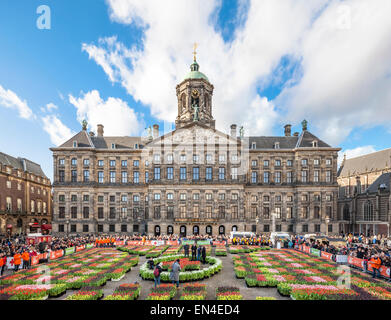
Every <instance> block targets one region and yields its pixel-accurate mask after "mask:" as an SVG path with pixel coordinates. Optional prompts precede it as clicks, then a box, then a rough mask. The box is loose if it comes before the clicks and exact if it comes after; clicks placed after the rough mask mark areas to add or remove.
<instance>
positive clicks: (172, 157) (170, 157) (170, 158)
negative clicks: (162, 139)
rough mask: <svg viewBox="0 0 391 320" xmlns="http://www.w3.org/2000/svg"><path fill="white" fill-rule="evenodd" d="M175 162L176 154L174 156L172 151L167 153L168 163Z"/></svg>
mask: <svg viewBox="0 0 391 320" xmlns="http://www.w3.org/2000/svg"><path fill="white" fill-rule="evenodd" d="M173 162H174V156H173V154H172V153H170V154H168V155H167V163H168V164H171V163H173Z"/></svg>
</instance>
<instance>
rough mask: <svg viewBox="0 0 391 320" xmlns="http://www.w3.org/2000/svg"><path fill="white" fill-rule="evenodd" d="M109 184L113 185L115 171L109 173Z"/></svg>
mask: <svg viewBox="0 0 391 320" xmlns="http://www.w3.org/2000/svg"><path fill="white" fill-rule="evenodd" d="M110 183H115V171H110Z"/></svg>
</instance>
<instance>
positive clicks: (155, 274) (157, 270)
mask: <svg viewBox="0 0 391 320" xmlns="http://www.w3.org/2000/svg"><path fill="white" fill-rule="evenodd" d="M161 273H162V263H161V262H160V263H158V264H157V265H156V267H155V270H154V271H153V277H154V280H155V288H156V287H159V286H160V274H161Z"/></svg>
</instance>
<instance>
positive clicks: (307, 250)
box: [303, 246, 311, 253]
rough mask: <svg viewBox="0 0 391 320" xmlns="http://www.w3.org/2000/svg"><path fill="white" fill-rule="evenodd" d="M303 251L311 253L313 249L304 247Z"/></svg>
mask: <svg viewBox="0 0 391 320" xmlns="http://www.w3.org/2000/svg"><path fill="white" fill-rule="evenodd" d="M303 251H304V252H306V253H311V248H310V247H307V246H303Z"/></svg>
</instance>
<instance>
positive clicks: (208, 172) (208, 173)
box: [59, 167, 332, 184]
mask: <svg viewBox="0 0 391 320" xmlns="http://www.w3.org/2000/svg"><path fill="white" fill-rule="evenodd" d="M161 171H162V170H161V168H160V167H155V168H154V180H155V181H159V180H161ZM325 173H326V175H325V182H327V183H331V182H332V172H331V170H327V171H326V172H325ZM192 178H193V181H199V180H200V178H201V177H200V168H199V167H193V171H192ZM225 178H226V170H225V168H224V167H221V168H218V179H219V180H225ZM166 179H167V180H174V168H173V167H168V168H166ZM179 179H180V180H182V181H185V180H187V168H186V167H181V168H180V169H179ZM231 179H232V180H237V179H238V168H231ZM77 180H78V179H77V170H71V182H77ZM205 180H206V181H212V180H213V168H212V167H206V168H205ZM320 180H321V179H320V171H319V170H315V171H314V173H313V179H312V182H315V183H318V182H321V181H320ZM83 181H84V182H89V181H90V171H89V170H84V171H83ZM144 181H145V183H148V182H149V172H145V179H144ZM300 181H301V182H302V183H308V182H310V180H309V171H308V170H302V171H301V176H300ZM59 182H65V171H64V170H59ZM108 182H110V183H116V182H117V173H116V171H110V172H109V178H108ZM128 182H129V179H128V172H127V171H122V172H121V183H128ZM132 182H133V183H136V184H137V183H140V172H139V171H134V172H133V181H132ZM258 182H259V174H258V172H257V171H252V172H251V183H258ZM271 182H274V183H282V182H283V181H282V172H281V171H276V172H274V180H273V181H272V179H271V173H270V172H268V171H265V172H264V173H263V183H271ZM285 182H286V183H289V184H290V183H293V182H294V173H293V171H288V172H287V174H286V180H285ZM98 183H105V177H104V171H98Z"/></svg>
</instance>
